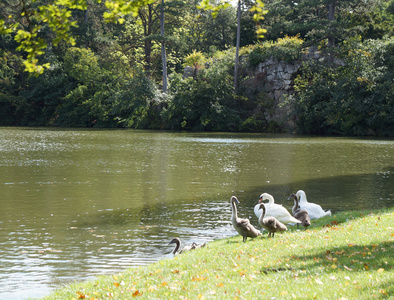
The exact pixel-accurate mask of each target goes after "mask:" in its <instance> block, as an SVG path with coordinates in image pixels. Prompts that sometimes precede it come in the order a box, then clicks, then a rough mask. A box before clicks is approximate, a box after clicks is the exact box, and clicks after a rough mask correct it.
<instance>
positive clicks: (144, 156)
mask: <svg viewBox="0 0 394 300" xmlns="http://www.w3.org/2000/svg"><path fill="white" fill-rule="evenodd" d="M0 141H1V143H0V157H1V160H0V168H1V172H0V192H1V195H2V198H1V205H2V209H1V210H0V298H1V299H3V298H4V299H24V298H27V297H38V296H42V295H45V294H47V293H49V291H50V290H51V289H52V288H55V287H58V286H60V285H62V284H64V283H67V282H70V281H74V280H84V279H88V278H92V277H93V276H95V275H99V274H104V273H111V274H113V273H117V272H119V271H121V270H123V269H125V268H127V267H130V266H137V265H144V264H147V263H151V262H155V261H157V260H159V259H162V258H167V257H171V254H170V252H171V251H172V247H171V246H168V242H169V241H170V240H171V239H172V238H173V237H175V236H179V237H180V238H181V239H182V241H183V242H185V243H190V242H198V243H201V242H205V241H210V240H213V239H218V238H223V237H227V236H232V235H235V231H234V230H233V229H232V227H231V223H230V215H231V209H230V203H229V199H230V197H231V195H233V194H234V195H236V196H237V197H238V198H239V200H240V201H241V205H240V206H239V214H240V215H242V216H243V217H250V218H251V221H252V223H253V224H254V225H256V226H257V219H256V218H255V216H254V214H253V206H254V205H255V204H256V203H257V201H258V196H259V195H260V194H261V193H263V192H268V193H270V194H272V195H273V196H274V197H275V200H276V202H278V203H281V204H283V205H284V206H285V207H287V208H291V206H292V203H291V202H290V201H287V200H286V199H287V197H288V196H289V195H290V194H291V193H294V192H296V191H297V190H298V189H303V190H305V191H306V192H307V196H308V199H309V200H310V201H313V202H317V203H319V204H321V205H322V206H323V207H324V208H325V209H331V210H332V211H333V212H334V213H335V212H336V211H341V210H351V209H355V208H357V209H373V208H377V207H387V206H393V205H394V200H393V199H394V191H393V189H392V187H393V186H394V179H393V172H394V170H393V169H394V166H393V163H392V162H393V156H394V141H392V140H376V139H375V140H369V139H347V138H313V137H299V136H286V135H278V136H277V135H258V134H229V133H223V134H218V133H209V134H206V133H169V132H154V131H149V132H145V131H133V130H61V129H59V130H46V129H27V130H25V129H23V128H3V129H0Z"/></svg>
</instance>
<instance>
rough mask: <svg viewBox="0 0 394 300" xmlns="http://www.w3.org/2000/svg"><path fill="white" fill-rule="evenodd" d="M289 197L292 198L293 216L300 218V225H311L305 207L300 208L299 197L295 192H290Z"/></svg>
mask: <svg viewBox="0 0 394 300" xmlns="http://www.w3.org/2000/svg"><path fill="white" fill-rule="evenodd" d="M289 199H294V206H293V208H292V212H293V216H294V218H296V219H297V220H300V221H301V225H302V226H304V227H305V228H307V227H308V226H309V225H311V219H310V218H309V214H308V212H307V211H306V210H305V209H301V207H300V203H299V199H298V197H297V196H296V194H291V195H290V197H289ZM297 225H298V224H297Z"/></svg>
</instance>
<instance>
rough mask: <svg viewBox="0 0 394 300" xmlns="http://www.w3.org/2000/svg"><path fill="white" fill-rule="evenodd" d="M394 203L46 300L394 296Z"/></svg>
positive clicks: (220, 244)
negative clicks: (380, 208)
mask: <svg viewBox="0 0 394 300" xmlns="http://www.w3.org/2000/svg"><path fill="white" fill-rule="evenodd" d="M393 240H394V208H391V209H385V210H379V211H374V212H356V211H355V212H343V213H338V214H336V215H333V216H331V217H325V218H323V219H319V220H316V221H315V222H313V224H312V226H310V228H309V229H308V230H303V229H296V228H292V229H291V230H289V231H287V232H285V233H283V234H277V235H276V236H275V238H271V239H268V238H267V234H265V235H263V237H259V238H256V239H248V241H247V242H246V243H243V242H242V237H240V236H236V237H233V238H229V239H224V240H218V241H214V242H210V243H208V245H207V247H205V248H202V249H198V250H195V251H191V252H188V253H184V254H181V255H179V256H176V257H175V258H172V259H166V260H162V261H159V262H158V263H155V264H152V265H148V266H145V267H139V268H132V269H129V270H127V271H125V272H124V273H121V274H117V275H113V276H102V277H99V278H98V279H97V280H95V281H91V282H83V283H74V284H71V285H69V286H67V287H65V288H63V289H60V290H57V291H55V292H54V293H52V294H51V295H49V296H48V297H45V298H43V299H51V300H53V299H73V298H74V299H132V298H134V297H136V298H140V299H218V298H230V299H232V298H234V299H272V298H273V297H275V299H375V298H377V299H379V298H382V299H385V298H393V297H394V270H393V257H394V245H393Z"/></svg>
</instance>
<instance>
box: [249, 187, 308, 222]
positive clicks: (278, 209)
mask: <svg viewBox="0 0 394 300" xmlns="http://www.w3.org/2000/svg"><path fill="white" fill-rule="evenodd" d="M263 200H268V203H265V210H266V216H267V217H268V216H271V217H275V218H276V219H277V220H278V221H280V222H282V223H283V224H286V225H294V224H298V223H301V221H300V220H297V219H296V218H294V217H293V216H292V215H291V214H290V213H289V212H288V210H287V209H286V208H284V207H283V206H282V205H280V204H275V200H274V197H273V196H272V195H270V194H268V193H263V194H261V195H260V198H259V203H258V204H257V205H255V207H254V209H253V210H254V213H255V215H256V217H257V218H260V215H261V212H262V210H261V209H260V203H261V202H262V201H263Z"/></svg>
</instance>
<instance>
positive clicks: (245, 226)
mask: <svg viewBox="0 0 394 300" xmlns="http://www.w3.org/2000/svg"><path fill="white" fill-rule="evenodd" d="M230 202H231V211H232V214H231V223H232V224H233V227H234V228H235V230H236V231H237V232H238V233H239V234H240V235H241V236H242V238H243V239H242V241H243V242H246V239H247V238H248V237H250V238H255V237H258V236H259V235H261V232H260V231H259V230H257V229H256V228H255V227H254V226H253V225H252V224H251V223H250V221H249V219H242V218H238V213H237V205H236V204H239V203H240V202H239V201H238V199H237V197H235V196H232V197H231V200H230Z"/></svg>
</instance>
